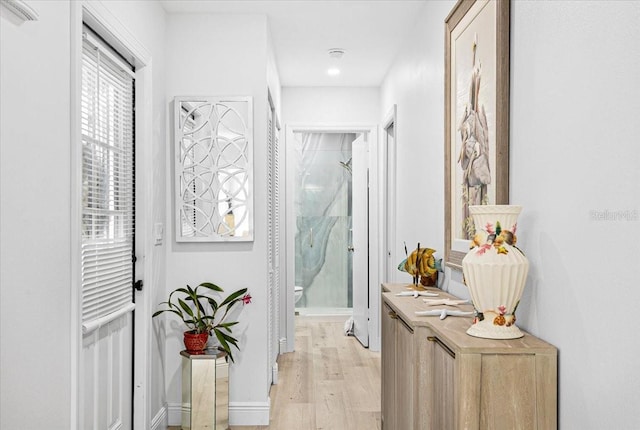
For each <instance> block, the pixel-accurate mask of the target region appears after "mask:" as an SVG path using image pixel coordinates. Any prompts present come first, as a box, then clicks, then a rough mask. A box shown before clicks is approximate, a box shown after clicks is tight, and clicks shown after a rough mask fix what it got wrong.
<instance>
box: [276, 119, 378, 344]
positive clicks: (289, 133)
mask: <svg viewBox="0 0 640 430" xmlns="http://www.w3.org/2000/svg"><path fill="white" fill-rule="evenodd" d="M295 133H356V134H360V133H363V134H364V135H365V139H366V142H367V144H368V145H369V249H370V252H369V327H368V329H369V349H371V350H372V351H379V350H380V318H379V314H380V289H379V288H378V287H377V286H378V285H379V284H380V272H379V259H380V256H379V255H378V254H379V252H377V251H376V250H378V249H380V244H379V238H380V237H381V236H380V234H381V230H380V224H379V219H380V206H379V205H380V199H379V198H378V194H379V193H378V190H379V175H378V172H379V170H380V168H379V165H378V164H379V160H380V157H379V154H378V153H379V149H380V148H379V145H378V126H377V125H372V124H288V125H287V126H286V140H285V144H286V162H285V165H286V182H285V183H286V187H285V195H286V197H285V198H286V204H285V225H286V254H287V255H286V279H287V283H286V289H285V294H282V295H281V299H282V302H281V309H286V312H283V313H282V314H281V317H282V318H283V319H284V321H283V324H282V325H283V326H284V328H285V330H283V331H282V332H281V333H286V336H287V337H286V351H281V352H293V351H294V349H295V298H294V288H293V287H294V285H295V225H296V223H295V222H294V221H293V220H294V219H295V210H294V191H295V185H294V179H295V174H296V172H295V162H294V160H295V145H294V139H295V136H294V135H295Z"/></svg>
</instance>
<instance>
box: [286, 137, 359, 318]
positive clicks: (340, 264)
mask: <svg viewBox="0 0 640 430" xmlns="http://www.w3.org/2000/svg"><path fill="white" fill-rule="evenodd" d="M355 138H356V135H355V134H354V133H295V164H296V166H295V172H296V176H295V189H294V192H295V199H294V206H295V209H294V210H295V220H296V233H295V282H296V286H300V287H302V288H303V289H302V297H301V298H300V300H298V302H297V303H296V310H297V311H299V312H300V314H303V315H304V314H316V313H318V314H342V313H349V312H350V310H351V308H352V288H353V278H352V267H353V261H352V258H353V257H352V255H353V254H352V252H351V251H350V250H351V249H352V248H351V247H352V243H353V242H352V240H353V238H352V210H351V194H352V187H351V183H352V181H351V144H352V142H353V141H354V140H355Z"/></svg>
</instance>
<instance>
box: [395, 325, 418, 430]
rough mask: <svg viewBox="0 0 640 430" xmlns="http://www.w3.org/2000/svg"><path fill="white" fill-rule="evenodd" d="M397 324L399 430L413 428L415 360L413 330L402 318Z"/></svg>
mask: <svg viewBox="0 0 640 430" xmlns="http://www.w3.org/2000/svg"><path fill="white" fill-rule="evenodd" d="M397 321H398V323H397V324H396V327H397V328H396V366H397V368H396V408H397V411H398V412H397V415H396V421H397V423H398V426H397V429H398V430H405V429H407V430H408V429H413V428H414V427H413V426H414V423H413V409H414V408H413V403H414V388H413V387H414V383H415V379H416V378H415V376H414V375H415V368H416V366H417V365H418V363H416V362H415V359H414V354H413V352H414V351H413V348H414V347H413V330H412V329H411V328H410V327H409V326H408V325H407V324H406V323H405V322H404V321H403V320H402V319H400V318H398V319H397Z"/></svg>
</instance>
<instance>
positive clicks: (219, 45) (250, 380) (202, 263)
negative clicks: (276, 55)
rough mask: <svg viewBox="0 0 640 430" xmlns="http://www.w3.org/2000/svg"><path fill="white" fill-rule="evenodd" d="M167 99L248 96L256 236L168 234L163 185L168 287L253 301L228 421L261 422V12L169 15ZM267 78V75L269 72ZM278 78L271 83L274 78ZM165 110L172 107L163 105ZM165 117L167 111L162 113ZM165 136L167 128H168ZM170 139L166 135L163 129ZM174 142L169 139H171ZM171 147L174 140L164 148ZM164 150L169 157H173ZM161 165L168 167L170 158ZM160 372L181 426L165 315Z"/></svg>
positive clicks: (178, 335)
mask: <svg viewBox="0 0 640 430" xmlns="http://www.w3.org/2000/svg"><path fill="white" fill-rule="evenodd" d="M166 49H167V51H166V54H167V69H166V70H167V85H166V88H167V97H168V100H169V101H171V100H172V99H173V98H174V97H176V96H188V95H193V96H213V95H235V96H253V109H254V110H253V113H254V120H253V127H254V130H253V131H254V135H253V136H254V142H253V156H254V159H253V161H254V188H253V190H254V241H253V242H246V243H241V242H236V243H209V244H207V243H199V244H198V243H176V242H175V235H174V232H173V224H174V202H173V195H174V194H173V185H174V183H173V180H174V178H173V174H170V175H169V179H168V181H167V184H166V186H167V187H166V190H167V221H166V223H167V226H169V227H168V228H167V233H168V239H169V241H170V246H169V248H168V252H167V290H173V289H175V288H177V287H181V286H184V285H185V284H187V283H188V284H189V285H192V286H195V285H197V284H198V283H200V282H203V281H211V282H214V283H216V284H218V285H220V286H222V287H223V288H224V289H225V291H227V292H231V291H234V290H236V289H238V288H242V287H248V288H249V290H250V293H251V295H252V296H253V303H252V304H250V305H248V306H246V307H244V308H243V310H242V313H241V314H240V316H239V319H240V324H239V325H237V326H236V327H234V334H238V339H239V345H240V352H239V353H237V354H234V358H235V359H236V362H235V364H232V365H231V366H230V393H229V396H230V400H229V406H230V412H229V413H230V423H231V424H234V425H243V424H247V425H255V424H267V423H268V417H269V412H268V411H269V405H268V384H267V372H268V370H267V367H268V366H267V339H268V335H267V322H268V319H267V311H268V306H267V303H268V300H267V295H266V291H267V274H268V270H267V246H266V244H267V237H266V234H267V225H266V220H267V216H266V210H267V209H266V208H267V188H266V180H265V178H266V177H267V172H266V167H267V151H266V136H267V106H268V104H267V52H268V49H267V21H266V17H265V16H260V15H206V14H204V15H189V14H183V15H169V16H168V21H167V35H166ZM271 73H272V75H271V76H272V82H273V81H274V80H273V79H274V78H273V70H272V71H271ZM276 81H277V80H276ZM167 107H168V108H169V107H170V106H167ZM167 112H168V115H169V118H173V117H172V111H171V110H169V109H168V110H167ZM167 133H173V130H172V129H171V128H170V127H169V129H168V131H167ZM168 135H169V136H171V135H172V134H168ZM172 140H173V139H170V141H172ZM168 148H170V149H171V150H172V149H173V144H171V145H168ZM172 154H173V153H172V152H168V153H167V156H168V157H169V158H168V160H173V155H172ZM167 168H168V169H169V171H170V172H173V169H174V164H173V161H171V162H170V163H168V165H167ZM167 321H168V322H169V323H168V325H167V327H166V330H167V344H166V363H165V364H166V372H167V384H168V386H167V389H168V393H167V399H168V402H169V412H170V415H169V421H170V424H174V425H175V424H179V420H180V415H179V413H180V407H181V405H180V402H181V391H180V390H181V388H180V382H181V373H180V357H179V355H178V353H179V351H180V350H182V349H184V347H183V345H182V332H183V331H184V330H183V327H182V326H181V324H178V322H177V321H175V320H173V319H168V320H167Z"/></svg>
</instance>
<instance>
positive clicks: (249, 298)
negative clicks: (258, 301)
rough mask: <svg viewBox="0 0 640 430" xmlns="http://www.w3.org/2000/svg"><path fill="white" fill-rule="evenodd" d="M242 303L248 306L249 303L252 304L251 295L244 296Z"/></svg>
mask: <svg viewBox="0 0 640 430" xmlns="http://www.w3.org/2000/svg"><path fill="white" fill-rule="evenodd" d="M242 303H244V304H245V305H248V304H249V303H251V294H249V293H247V294H245V295H244V296H242Z"/></svg>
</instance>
